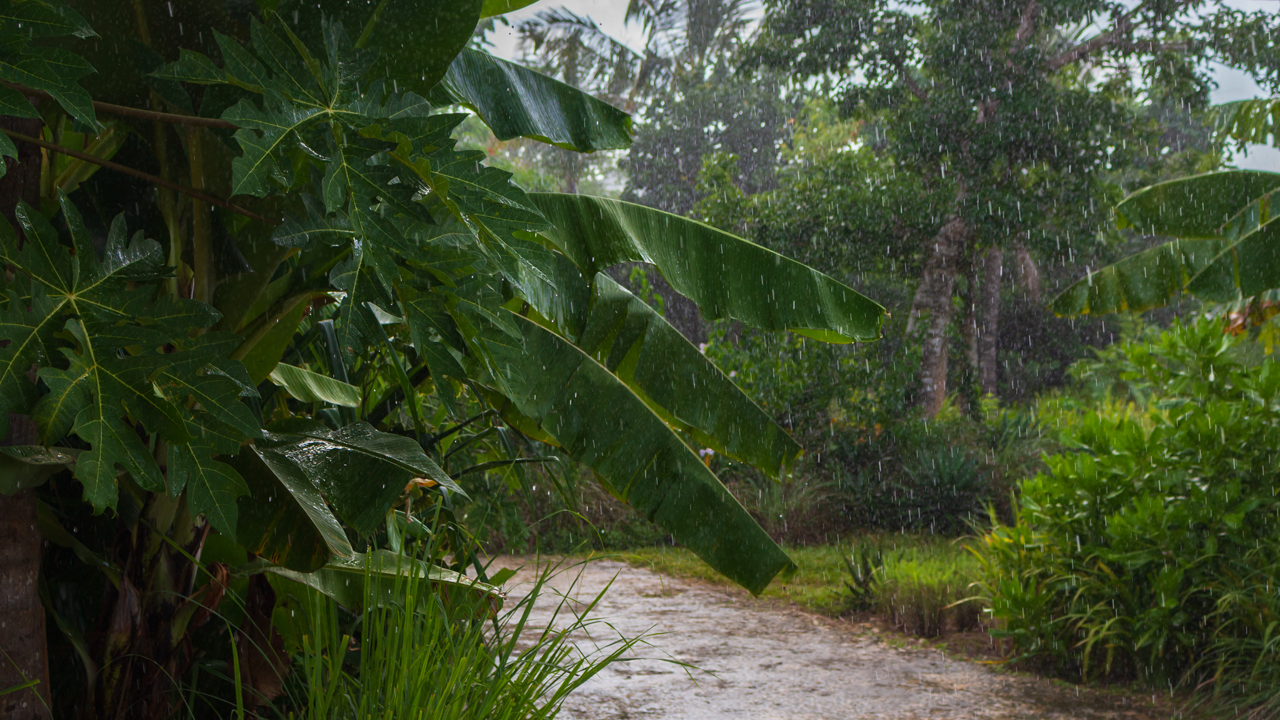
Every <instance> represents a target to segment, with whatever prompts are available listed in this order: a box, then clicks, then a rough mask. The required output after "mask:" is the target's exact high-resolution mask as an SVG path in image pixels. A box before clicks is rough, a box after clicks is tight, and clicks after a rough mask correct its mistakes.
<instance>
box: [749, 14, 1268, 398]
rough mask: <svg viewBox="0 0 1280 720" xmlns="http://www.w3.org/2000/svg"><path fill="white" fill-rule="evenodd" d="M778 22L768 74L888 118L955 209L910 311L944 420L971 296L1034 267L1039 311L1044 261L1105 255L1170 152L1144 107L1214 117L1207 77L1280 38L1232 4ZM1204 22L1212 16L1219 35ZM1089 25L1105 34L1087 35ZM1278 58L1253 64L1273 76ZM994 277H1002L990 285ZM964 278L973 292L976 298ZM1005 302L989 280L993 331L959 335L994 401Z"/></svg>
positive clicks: (902, 150) (892, 132) (943, 221)
mask: <svg viewBox="0 0 1280 720" xmlns="http://www.w3.org/2000/svg"><path fill="white" fill-rule="evenodd" d="M767 6H768V12H767V15H766V18H765V21H764V25H763V32H762V34H761V36H760V38H759V40H758V42H757V43H756V46H755V48H754V54H753V56H754V61H755V62H756V63H757V64H763V65H765V66H772V67H779V68H781V67H788V68H792V69H794V70H796V71H798V72H799V73H800V75H801V76H802V77H835V78H837V79H838V80H839V82H840V83H841V87H842V96H841V97H842V100H841V107H842V110H843V111H844V112H846V113H849V114H851V115H853V116H855V117H860V118H866V119H877V120H880V121H881V122H882V123H883V127H884V130H885V136H886V138H887V143H888V148H889V150H890V152H892V153H893V154H894V155H895V156H896V157H898V158H899V159H900V160H901V162H903V163H904V164H905V165H906V166H908V167H909V168H910V171H911V172H912V173H914V174H915V175H916V176H917V177H918V179H919V183H920V184H921V185H922V186H924V187H926V188H930V189H936V190H937V191H939V192H943V193H945V194H946V195H947V196H948V199H947V200H946V202H945V203H944V204H942V205H940V206H939V207H937V208H936V218H935V223H936V226H937V229H936V230H935V232H934V233H933V235H932V236H931V237H930V238H929V240H927V241H926V242H925V243H924V245H923V247H921V251H920V258H921V265H920V270H919V277H920V281H919V284H918V286H917V292H916V294H915V297H914V298H913V300H912V303H911V313H910V314H911V316H912V320H913V323H912V324H914V323H915V322H920V323H922V324H923V326H924V328H923V332H924V353H923V358H922V361H921V379H922V386H923V390H922V394H921V397H920V404H921V406H922V408H923V409H924V410H925V412H926V413H929V414H931V413H934V412H937V410H938V409H939V408H940V407H941V406H942V403H943V402H944V400H945V398H946V395H947V391H948V383H947V376H948V357H949V352H948V347H949V343H950V330H949V328H950V327H951V325H952V322H953V316H954V311H955V305H954V303H953V297H954V296H955V294H956V291H957V288H958V286H961V287H963V286H969V285H977V284H978V283H977V279H978V278H993V279H995V278H999V277H1000V276H1001V275H1002V272H1001V271H1000V270H999V269H998V268H999V267H1000V266H1002V265H1004V264H1007V263H1009V259H1010V258H1012V259H1015V260H1016V261H1017V262H1014V263H1012V264H1013V265H1014V267H1016V268H1017V267H1020V268H1022V269H1023V272H1022V273H1021V277H1022V278H1024V279H1025V281H1024V287H1025V288H1026V290H1025V292H1026V293H1027V294H1028V295H1034V294H1035V282H1034V279H1035V278H1036V277H1037V275H1038V273H1032V272H1031V268H1032V265H1031V264H1030V263H1029V262H1028V260H1029V259H1030V258H1031V257H1034V256H1038V257H1039V258H1041V263H1042V264H1047V265H1049V266H1050V267H1054V266H1058V265H1066V264H1068V263H1072V264H1076V263H1078V258H1079V257H1080V256H1081V255H1082V254H1083V255H1088V254H1090V253H1091V252H1092V251H1093V248H1092V247H1091V246H1092V245H1093V243H1094V242H1095V239H1096V238H1097V236H1098V235H1097V230H1098V229H1099V228H1100V227H1102V223H1101V220H1103V219H1104V218H1102V217H1100V216H1101V215H1102V214H1104V208H1105V207H1106V201H1114V200H1115V199H1118V197H1117V192H1121V191H1122V190H1123V189H1124V188H1123V186H1118V185H1117V183H1116V182H1115V181H1116V180H1117V178H1116V177H1115V176H1114V175H1111V173H1112V172H1113V171H1115V170H1117V169H1119V168H1122V167H1131V166H1141V165H1142V164H1144V163H1146V162H1149V160H1150V159H1151V158H1159V157H1161V154H1162V152H1161V151H1162V149H1163V147H1162V142H1161V137H1160V134H1161V128H1160V127H1159V125H1158V123H1156V122H1153V120H1154V118H1152V117H1151V115H1150V113H1149V112H1147V111H1143V110H1140V107H1141V106H1140V104H1139V100H1141V99H1146V100H1147V101H1149V102H1152V103H1153V104H1156V105H1158V106H1164V107H1173V108H1177V109H1178V111H1179V112H1185V110H1186V109H1188V108H1189V109H1197V108H1202V107H1203V106H1204V104H1205V102H1206V99H1207V89H1208V79H1207V77H1206V74H1205V72H1206V71H1205V62H1206V61H1207V60H1208V59H1210V58H1219V59H1224V60H1228V61H1230V60H1236V61H1237V64H1238V65H1241V66H1244V67H1251V66H1250V65H1249V63H1248V62H1244V61H1243V60H1242V59H1241V52H1242V49H1241V48H1242V47H1247V43H1248V42H1249V38H1250V37H1257V35H1253V34H1252V33H1254V32H1256V31H1258V30H1259V29H1260V27H1261V25H1259V23H1261V24H1262V25H1266V24H1267V23H1273V22H1274V19H1273V18H1271V17H1269V16H1265V15H1257V16H1251V17H1244V16H1242V15H1240V14H1239V13H1235V12H1233V11H1230V10H1227V9H1225V6H1223V5H1221V4H1207V5H1206V4H1204V3H1185V2H1182V3H1179V2H1146V3H1141V4H1139V5H1138V6H1136V7H1134V8H1131V9H1130V8H1124V7H1122V6H1120V5H1117V4H1112V3H1104V2H1088V3H1076V2H1071V3H1052V2H1049V3H1042V2H1038V1H1032V2H1028V3H1025V4H1010V3H1002V2H989V3H988V2H966V3H960V4H956V3H925V4H924V5H923V6H922V11H921V12H915V11H911V12H908V11H906V10H903V9H899V8H897V7H896V6H893V5H891V4H885V3H882V2H878V1H875V0H870V1H867V0H775V1H772V2H769V3H767ZM1206 7H1208V8H1210V9H1211V10H1215V12H1214V13H1213V14H1212V15H1211V16H1210V17H1209V19H1205V17H1204V16H1203V13H1204V12H1205V8H1206ZM1091 24H1100V25H1101V26H1102V29H1101V31H1099V32H1097V33H1082V32H1081V31H1080V30H1079V29H1080V28H1082V27H1088V26H1090V25H1091ZM1268 27H1269V26H1268ZM1268 52H1273V51H1272V50H1270V49H1267V50H1263V51H1260V59H1259V58H1254V59H1252V60H1250V62H1253V63H1255V65H1256V64H1257V63H1262V64H1264V65H1265V64H1266V63H1267V62H1269V61H1268V60H1267V59H1266V57H1265V54H1266V53H1268ZM1255 71H1256V72H1258V73H1261V72H1262V70H1258V69H1256V68H1255ZM1117 139H1119V141H1120V142H1119V143H1117V142H1116V140H1117ZM1167 139H1168V138H1165V140H1167ZM1129 187H1132V185H1130V186H1129ZM1024 248H1025V249H1026V250H1025V251H1024ZM1046 259H1047V260H1049V262H1048V263H1045V262H1044V261H1045V260H1046ZM986 263H991V267H990V268H989V269H984V270H983V271H982V272H978V271H977V269H978V268H982V267H983V265H984V264H986ZM966 274H967V275H968V276H969V278H971V279H972V280H973V281H974V282H972V283H969V282H964V281H963V280H964V276H965V275H966ZM1044 281H1045V279H1044V278H1041V279H1040V283H1041V284H1043V283H1044ZM998 292H999V288H998V287H997V286H996V284H995V283H992V282H984V283H982V293H985V294H986V297H987V298H988V299H986V300H984V301H983V302H972V300H970V301H966V302H965V303H964V307H965V308H966V309H972V308H974V307H975V306H979V307H983V308H986V309H987V311H988V315H989V316H988V317H985V318H982V319H981V321H980V322H976V323H975V320H974V319H968V318H967V319H965V320H964V322H963V326H964V327H973V326H974V325H975V324H976V329H975V330H965V331H964V333H962V334H965V335H967V336H968V337H975V338H978V342H977V345H978V347H979V348H980V349H981V350H982V352H981V353H977V352H975V353H972V354H971V357H977V356H978V355H981V358H980V360H979V364H980V365H981V366H984V367H986V368H988V369H987V370H985V371H981V372H980V376H981V377H982V378H983V379H984V383H983V384H984V390H987V391H991V390H992V389H993V387H992V379H993V377H994V376H993V374H992V373H991V372H990V370H989V368H990V367H992V366H993V365H994V364H995V363H996V357H995V355H994V347H995V346H994V345H993V344H992V343H990V342H989V340H987V341H982V340H981V338H982V336H983V335H985V336H987V337H988V338H989V337H990V336H991V335H996V334H997V333H998V329H997V327H996V326H997V318H996V317H995V313H994V312H992V311H991V308H994V307H997V305H996V304H995V303H994V302H993V301H992V300H991V299H990V298H991V296H992V294H994V293H998ZM973 297H974V298H976V296H973ZM917 318H918V320H917Z"/></svg>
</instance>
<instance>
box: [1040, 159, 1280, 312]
mask: <svg viewBox="0 0 1280 720" xmlns="http://www.w3.org/2000/svg"><path fill="white" fill-rule="evenodd" d="M1277 190H1280V173H1272V172H1264V171H1260V170H1231V171H1226V172H1216V173H1207V174H1204V175H1195V176H1192V177H1187V178H1180V179H1178V180H1170V181H1168V182H1163V183H1159V184H1157V185H1152V186H1150V187H1147V188H1143V189H1142V190H1139V191H1138V192H1136V193H1134V194H1132V195H1130V196H1129V197H1127V198H1125V200H1124V202H1122V203H1120V204H1119V205H1117V206H1116V224H1117V225H1118V226H1119V227H1120V228H1133V229H1134V230H1135V231H1137V232H1140V233H1143V234H1146V235H1155V236H1164V237H1170V238H1173V239H1172V240H1170V241H1168V242H1166V243H1162V244H1160V245H1157V246H1155V247H1153V248H1151V249H1149V250H1145V251H1143V252H1141V253H1138V254H1136V255H1132V256H1130V257H1127V258H1125V259H1123V260H1121V261H1120V262H1117V263H1115V264H1113V265H1108V266H1106V267H1103V268H1099V269H1097V270H1093V269H1086V276H1085V277H1084V278H1083V279H1081V280H1080V281H1078V282H1076V283H1075V284H1073V285H1071V286H1070V287H1068V288H1067V289H1066V290H1064V291H1063V292H1062V294H1061V295H1059V296H1058V297H1057V298H1055V299H1054V300H1053V302H1052V304H1051V306H1050V307H1052V309H1053V310H1054V312H1056V313H1057V314H1059V315H1082V314H1090V313H1092V314H1101V313H1110V312H1141V311H1143V310H1149V309H1151V308H1155V307H1160V306H1162V305H1165V304H1166V303H1168V302H1169V301H1170V300H1172V299H1174V298H1175V297H1177V296H1178V295H1179V294H1181V293H1182V292H1183V291H1184V290H1185V291H1186V292H1189V293H1191V294H1193V295H1195V296H1196V297H1199V298H1201V299H1204V300H1208V301H1211V302H1219V303H1229V302H1237V301H1240V300H1243V299H1245V298H1253V297H1256V296H1258V295H1259V294H1261V293H1263V292H1265V291H1267V290H1271V289H1274V288H1276V287H1280V258H1278V257H1277V256H1276V253H1275V252H1274V250H1273V248H1274V245H1275V242H1276V236H1277V233H1278V232H1280V223H1276V222H1274V220H1275V215H1274V214H1273V213H1272V210H1271V200H1272V197H1273V196H1274V195H1275V193H1276V192H1277Z"/></svg>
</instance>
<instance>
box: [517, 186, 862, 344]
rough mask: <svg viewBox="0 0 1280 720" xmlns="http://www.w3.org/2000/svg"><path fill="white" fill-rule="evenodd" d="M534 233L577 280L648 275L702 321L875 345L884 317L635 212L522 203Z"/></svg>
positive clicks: (699, 229) (770, 261)
mask: <svg viewBox="0 0 1280 720" xmlns="http://www.w3.org/2000/svg"><path fill="white" fill-rule="evenodd" d="M530 197H531V198H532V199H533V201H534V204H535V205H537V207H538V209H539V210H540V211H542V214H543V215H544V216H546V218H547V220H548V221H549V222H550V223H551V225H552V228H551V229H550V230H546V231H544V232H543V235H544V237H545V238H546V240H547V241H549V242H550V243H551V244H552V245H553V246H555V247H556V248H557V249H559V250H560V251H561V252H563V253H564V254H565V255H567V256H568V257H569V259H570V260H572V261H573V262H574V264H575V265H577V266H578V268H579V269H580V270H581V271H582V273H583V274H584V275H586V276H587V277H593V276H594V275H595V274H596V273H598V272H601V271H603V270H605V269H607V268H609V267H611V266H613V265H617V264H618V263H624V262H647V263H652V264H653V265H656V266H657V268H658V270H659V271H660V272H661V273H662V276H663V277H664V278H666V280H667V282H668V283H669V284H670V285H671V287H672V288H674V289H675V290H676V292H679V293H680V294H681V295H684V296H685V297H687V298H689V299H690V300H693V301H694V302H695V303H697V304H698V307H699V308H700V309H701V310H702V316H703V317H704V318H707V319H709V320H714V319H719V318H735V319H737V320H741V321H743V322H745V323H747V324H748V325H752V326H754V327H757V328H760V329H762V330H790V331H792V332H795V333H799V334H801V335H806V336H808V337H812V338H815V339H818V340H822V341H824V342H836V343H847V342H853V341H864V340H876V339H878V338H879V337H880V324H881V322H882V320H883V318H884V316H885V310H884V308H883V307H882V306H881V305H880V304H879V303H876V302H875V301H873V300H871V299H870V298H867V297H865V296H863V295H862V294H860V293H858V292H857V291H856V290H853V289H852V288H850V287H848V286H847V285H844V284H843V283H840V282H837V281H836V280H834V279H832V278H830V277H828V276H826V275H823V274H822V273H820V272H818V271H817V270H814V269H813V268H810V267H808V266H806V265H803V264H801V263H798V262H796V261H794V260H791V259H789V258H786V257H784V256H782V255H779V254H778V253H775V252H773V251H772V250H768V249H766V248H764V247H761V246H759V245H756V244H754V243H751V242H747V241H746V240H743V239H742V238H739V237H735V236H733V235H730V234H729V233H725V232H721V231H719V230H716V229H715V228H712V227H710V226H707V225H703V224H702V223H699V222H695V221H693V220H688V219H686V218H682V217H679V216H678V215H672V214H670V213H665V212H662V211H660V210H654V209H652V208H647V207H644V206H642V205H636V204H633V203H628V202H622V201H620V200H611V199H608V198H599V197H590V196H586V195H566V194H559V193H537V194H532V195H530Z"/></svg>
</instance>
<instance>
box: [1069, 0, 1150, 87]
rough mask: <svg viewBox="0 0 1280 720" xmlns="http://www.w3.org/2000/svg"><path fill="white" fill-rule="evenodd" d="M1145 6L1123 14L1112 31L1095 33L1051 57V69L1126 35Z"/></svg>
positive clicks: (1073, 60)
mask: <svg viewBox="0 0 1280 720" xmlns="http://www.w3.org/2000/svg"><path fill="white" fill-rule="evenodd" d="M1143 7H1145V3H1143V4H1139V5H1138V6H1137V7H1135V8H1134V9H1132V10H1130V11H1129V12H1127V13H1125V14H1124V15H1121V16H1120V19H1119V20H1116V24H1115V27H1114V28H1112V29H1111V31H1110V32H1105V33H1102V34H1101V35H1095V36H1094V37H1093V38H1091V39H1090V40H1087V41H1085V42H1082V43H1080V44H1079V45H1077V46H1075V47H1073V48H1071V49H1070V50H1068V51H1066V52H1064V53H1062V54H1061V55H1058V56H1057V57H1054V58H1050V59H1049V69H1050V70H1057V69H1058V68H1060V67H1062V66H1063V65H1069V64H1071V63H1073V62H1075V61H1077V60H1079V59H1080V58H1082V57H1084V56H1086V55H1088V54H1090V53H1092V52H1093V51H1095V50H1097V49H1099V48H1102V47H1106V46H1107V45H1110V44H1111V43H1113V42H1115V41H1116V40H1117V39H1119V38H1120V37H1121V36H1122V35H1124V34H1125V33H1127V32H1128V31H1130V30H1132V29H1133V24H1132V22H1133V16H1134V15H1137V14H1138V11H1139V10H1141V9H1143Z"/></svg>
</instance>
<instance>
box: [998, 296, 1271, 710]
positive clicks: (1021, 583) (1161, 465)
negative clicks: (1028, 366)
mask: <svg viewBox="0 0 1280 720" xmlns="http://www.w3.org/2000/svg"><path fill="white" fill-rule="evenodd" d="M1248 344H1249V342H1248V341H1247V340H1245V339H1240V338H1235V337H1233V336H1231V335H1227V334H1224V332H1223V324H1222V323H1221V322H1217V321H1201V322H1198V323H1196V324H1194V325H1190V326H1185V325H1182V324H1175V325H1174V326H1173V327H1172V328H1171V329H1170V330H1169V331H1167V332H1164V333H1162V334H1160V335H1159V336H1158V337H1155V338H1153V339H1152V340H1151V341H1150V342H1141V341H1127V342H1124V343H1122V344H1120V345H1118V346H1116V347H1115V348H1114V349H1113V350H1110V351H1108V352H1107V353H1106V354H1105V356H1104V361H1105V363H1106V364H1107V365H1109V366H1110V368H1109V370H1110V372H1109V373H1096V374H1097V376H1099V377H1103V376H1105V377H1107V378H1109V380H1108V383H1110V384H1111V385H1112V386H1114V385H1115V381H1123V383H1124V384H1125V386H1126V387H1128V388H1135V389H1141V392H1135V393H1130V397H1132V398H1135V399H1136V401H1137V403H1138V404H1137V405H1136V406H1135V405H1130V404H1128V403H1115V402H1113V401H1110V398H1109V397H1107V398H1104V400H1105V402H1103V403H1102V407H1103V411H1102V412H1096V413H1093V414H1086V415H1082V416H1080V418H1081V419H1080V421H1079V425H1078V426H1075V427H1069V428H1068V430H1067V432H1066V433H1065V434H1064V438H1063V441H1064V443H1065V444H1066V446H1067V447H1068V448H1070V449H1069V450H1068V451H1066V452H1063V453H1060V454H1057V455H1054V456H1052V457H1050V458H1048V459H1047V470H1046V471H1044V472H1042V473H1039V474H1037V475H1036V476H1035V477H1034V478H1031V479H1028V480H1026V481H1024V482H1023V483H1022V484H1021V509H1020V512H1019V514H1018V516H1017V517H1016V519H1015V521H1014V522H1013V523H1012V524H1009V525H1003V524H997V525H996V526H995V527H994V528H993V529H992V530H991V532H990V533H989V534H988V535H987V536H986V537H985V538H984V542H983V543H982V546H981V547H982V549H981V554H982V561H983V565H984V579H983V587H984V588H985V592H986V593H987V594H988V596H989V599H990V602H991V606H990V609H991V612H992V614H993V616H994V618H995V619H996V621H997V622H998V626H999V629H998V630H996V631H995V632H994V633H993V634H999V635H1003V636H1005V637H1007V638H1009V640H1010V641H1011V642H1012V644H1013V646H1014V647H1015V648H1016V650H1017V653H1018V656H1019V657H1021V658H1025V659H1028V660H1032V661H1035V662H1038V663H1040V664H1041V665H1042V666H1043V667H1044V668H1045V669H1048V670H1051V671H1054V672H1057V673H1060V674H1064V675H1068V676H1072V677H1075V678H1085V679H1088V678H1099V677H1100V678H1104V679H1110V680H1122V681H1140V682H1143V683H1146V684H1148V685H1150V686H1152V687H1157V688H1162V689H1171V688H1175V687H1185V688H1204V689H1208V690H1212V692H1213V693H1214V694H1215V696H1216V697H1218V698H1228V699H1232V698H1233V699H1232V700H1231V702H1245V703H1255V702H1258V701H1259V700H1260V699H1264V697H1265V693H1266V692H1267V690H1268V689H1269V688H1275V687H1280V654H1277V650H1278V648H1277V638H1276V628H1277V623H1278V622H1280V598H1278V597H1277V593H1278V592H1280V540H1278V539H1277V537H1276V519H1277V513H1280V498H1277V492H1278V491H1280V483H1278V482H1277V480H1278V476H1277V474H1276V462H1275V460H1276V448H1277V447H1280V367H1277V365H1276V363H1275V362H1274V361H1271V360H1264V361H1261V362H1257V361H1252V362H1242V360H1241V358H1245V357H1247V356H1248V354H1249V351H1250V350H1249V348H1248V347H1246V346H1247V345H1248ZM1094 369H1095V370H1097V369H1098V368H1094ZM1135 407H1136V410H1135ZM1260 692H1261V693H1263V696H1259V695H1257V693H1260ZM1271 692H1274V691H1271Z"/></svg>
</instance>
